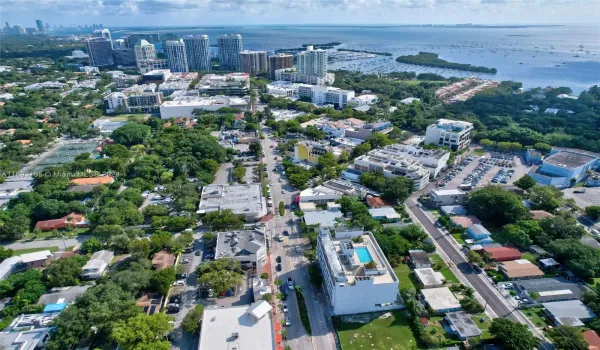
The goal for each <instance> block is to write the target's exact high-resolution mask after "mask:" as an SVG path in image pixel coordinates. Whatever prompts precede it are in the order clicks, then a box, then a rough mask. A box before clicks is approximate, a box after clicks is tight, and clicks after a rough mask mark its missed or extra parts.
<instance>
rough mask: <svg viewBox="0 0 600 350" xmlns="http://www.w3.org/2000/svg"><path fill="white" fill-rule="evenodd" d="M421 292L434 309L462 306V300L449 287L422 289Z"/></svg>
mask: <svg viewBox="0 0 600 350" xmlns="http://www.w3.org/2000/svg"><path fill="white" fill-rule="evenodd" d="M421 294H423V298H425V301H426V302H427V304H429V307H431V308H432V309H433V310H446V309H457V308H460V302H459V301H458V299H456V297H455V296H454V294H452V292H451V291H450V289H449V288H448V287H442V288H431V289H422V290H421Z"/></svg>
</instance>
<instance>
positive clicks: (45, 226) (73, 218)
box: [35, 213, 87, 231]
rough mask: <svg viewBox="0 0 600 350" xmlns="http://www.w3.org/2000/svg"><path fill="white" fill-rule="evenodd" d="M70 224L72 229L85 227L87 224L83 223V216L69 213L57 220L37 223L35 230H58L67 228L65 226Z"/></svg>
mask: <svg viewBox="0 0 600 350" xmlns="http://www.w3.org/2000/svg"><path fill="white" fill-rule="evenodd" d="M68 223H70V224H71V226H72V227H75V226H78V227H87V222H86V221H85V215H82V214H77V213H70V214H69V215H65V216H63V217H62V218H59V219H52V220H44V221H38V222H37V223H36V224H35V228H36V229H39V230H41V231H52V230H59V229H63V228H67V224H68Z"/></svg>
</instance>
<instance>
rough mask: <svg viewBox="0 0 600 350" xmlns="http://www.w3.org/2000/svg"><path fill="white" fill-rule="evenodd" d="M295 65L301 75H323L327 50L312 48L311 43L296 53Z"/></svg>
mask: <svg viewBox="0 0 600 350" xmlns="http://www.w3.org/2000/svg"><path fill="white" fill-rule="evenodd" d="M296 67H297V69H298V74H301V75H315V76H319V77H323V76H325V74H327V51H326V50H314V49H313V47H312V46H311V45H309V46H307V47H306V51H302V52H299V53H298V54H297V55H296Z"/></svg>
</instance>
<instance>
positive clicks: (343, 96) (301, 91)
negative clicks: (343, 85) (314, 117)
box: [267, 81, 354, 109]
mask: <svg viewBox="0 0 600 350" xmlns="http://www.w3.org/2000/svg"><path fill="white" fill-rule="evenodd" d="M267 92H268V93H270V94H273V95H275V96H280V97H293V98H307V99H310V100H311V102H312V103H314V104H316V105H327V104H331V105H334V107H336V108H340V109H342V108H344V107H346V105H347V104H348V101H350V100H352V99H353V98H354V91H351V90H342V89H340V88H336V87H331V86H320V85H309V84H301V83H291V82H281V81H275V82H273V83H271V84H269V85H267Z"/></svg>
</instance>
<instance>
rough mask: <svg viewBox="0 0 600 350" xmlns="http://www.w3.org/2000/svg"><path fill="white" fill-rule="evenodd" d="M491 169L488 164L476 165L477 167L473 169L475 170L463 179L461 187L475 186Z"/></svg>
mask: <svg viewBox="0 0 600 350" xmlns="http://www.w3.org/2000/svg"><path fill="white" fill-rule="evenodd" d="M491 168H492V166H491V165H489V164H485V163H479V164H477V167H476V168H475V170H473V171H472V172H471V173H469V175H467V176H466V177H465V178H464V180H463V182H462V183H463V185H471V186H477V184H478V183H479V181H481V179H483V177H484V176H485V175H486V174H487V173H488V171H490V169H491Z"/></svg>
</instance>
